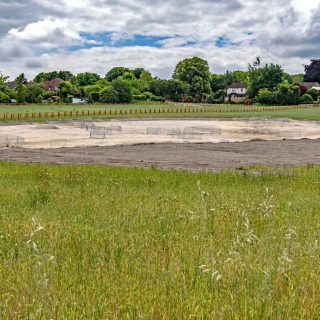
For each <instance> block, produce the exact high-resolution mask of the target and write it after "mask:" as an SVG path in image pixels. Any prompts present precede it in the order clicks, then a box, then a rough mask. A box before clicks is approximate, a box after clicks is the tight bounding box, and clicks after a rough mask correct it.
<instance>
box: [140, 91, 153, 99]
mask: <svg viewBox="0 0 320 320" xmlns="http://www.w3.org/2000/svg"><path fill="white" fill-rule="evenodd" d="M142 94H143V95H145V96H146V98H147V99H151V97H152V96H153V93H151V92H148V91H147V92H143V93H142Z"/></svg>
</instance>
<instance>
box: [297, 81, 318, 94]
mask: <svg viewBox="0 0 320 320" xmlns="http://www.w3.org/2000/svg"><path fill="white" fill-rule="evenodd" d="M295 85H297V86H298V87H299V88H300V90H301V91H304V92H307V91H309V90H311V89H316V90H320V84H319V83H318V82H300V83H296V84H295Z"/></svg>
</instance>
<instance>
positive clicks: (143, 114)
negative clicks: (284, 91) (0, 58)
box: [0, 103, 320, 121]
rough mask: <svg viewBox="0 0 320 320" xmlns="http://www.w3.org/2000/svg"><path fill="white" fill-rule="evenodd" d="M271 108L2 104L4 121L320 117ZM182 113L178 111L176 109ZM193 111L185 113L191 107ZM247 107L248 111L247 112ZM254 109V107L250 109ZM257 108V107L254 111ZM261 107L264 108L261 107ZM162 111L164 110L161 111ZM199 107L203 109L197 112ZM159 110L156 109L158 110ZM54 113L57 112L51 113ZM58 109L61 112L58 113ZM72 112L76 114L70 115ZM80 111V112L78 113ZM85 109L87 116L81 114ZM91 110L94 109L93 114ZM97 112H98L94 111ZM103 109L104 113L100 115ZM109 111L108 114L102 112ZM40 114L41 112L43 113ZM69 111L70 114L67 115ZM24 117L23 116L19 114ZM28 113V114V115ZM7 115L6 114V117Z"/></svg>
mask: <svg viewBox="0 0 320 320" xmlns="http://www.w3.org/2000/svg"><path fill="white" fill-rule="evenodd" d="M274 108H277V107H270V106H269V107H267V106H263V105H252V106H245V105H228V104H221V105H201V104H199V105H194V104H190V105H187V104H186V105H183V104H163V103H161V104H159V103H153V104H149V103H148V104H144V103H137V104H127V105H119V104H116V105H103V104H95V105H0V121H10V120H14V121H16V120H19V121H25V120H27V121H29V120H32V121H47V120H59V119H65V120H70V119H88V118H94V119H98V118H104V119H108V118H109V119H110V118H111V119H115V118H150V117H152V118H159V117H160V118H161V117H162V118H163V117H165V118H168V117H170V118H233V117H234V118H250V117H272V118H291V119H296V120H320V108H319V107H315V106H313V107H305V108H301V109H300V108H298V109H297V108H294V107H292V108H290V107H287V106H284V107H282V106H280V107H278V108H279V110H274ZM281 108H284V109H285V110H281ZM177 109H178V110H179V111H180V112H176V110H177ZM189 109H190V111H191V112H185V111H186V110H189ZM209 109H214V110H217V109H220V112H212V111H210V110H209ZM243 109H247V110H248V111H243ZM250 109H253V110H252V111H250ZM254 109H255V110H254ZM260 109H261V110H260ZM158 110H160V111H161V112H160V111H158ZM197 110H199V112H197ZM155 111H156V112H155ZM51 112H54V113H55V114H54V115H52V114H50V113H51ZM58 112H60V113H59V114H58ZM70 112H72V113H73V114H72V115H71V116H70ZM76 112H78V113H79V114H75V113H76ZM81 112H84V113H85V114H84V115H81ZM87 112H91V114H90V115H88V114H87ZM93 112H95V114H93ZM99 112H100V113H101V114H99ZM103 112H105V113H106V114H102V113H103ZM109 112H110V113H109ZM39 113H41V114H40V115H39ZM64 113H66V114H64ZM18 114H20V115H21V117H19V115H18ZM25 114H27V115H28V117H27V118H26V116H25ZM5 115H6V116H5Z"/></svg>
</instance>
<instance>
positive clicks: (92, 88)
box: [83, 85, 102, 98]
mask: <svg viewBox="0 0 320 320" xmlns="http://www.w3.org/2000/svg"><path fill="white" fill-rule="evenodd" d="M101 89H102V87H101V86H99V85H90V86H86V87H84V88H83V90H84V93H85V96H86V97H87V98H88V97H89V96H90V93H91V92H100V90H101Z"/></svg>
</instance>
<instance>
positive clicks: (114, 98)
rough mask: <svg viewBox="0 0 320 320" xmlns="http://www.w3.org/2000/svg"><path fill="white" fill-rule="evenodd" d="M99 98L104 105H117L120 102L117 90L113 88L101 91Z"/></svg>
mask: <svg viewBox="0 0 320 320" xmlns="http://www.w3.org/2000/svg"><path fill="white" fill-rule="evenodd" d="M99 96H100V102H102V103H117V102H119V101H120V100H119V94H118V92H117V90H115V89H114V87H112V86H109V87H105V88H103V89H101V91H100V93H99Z"/></svg>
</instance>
